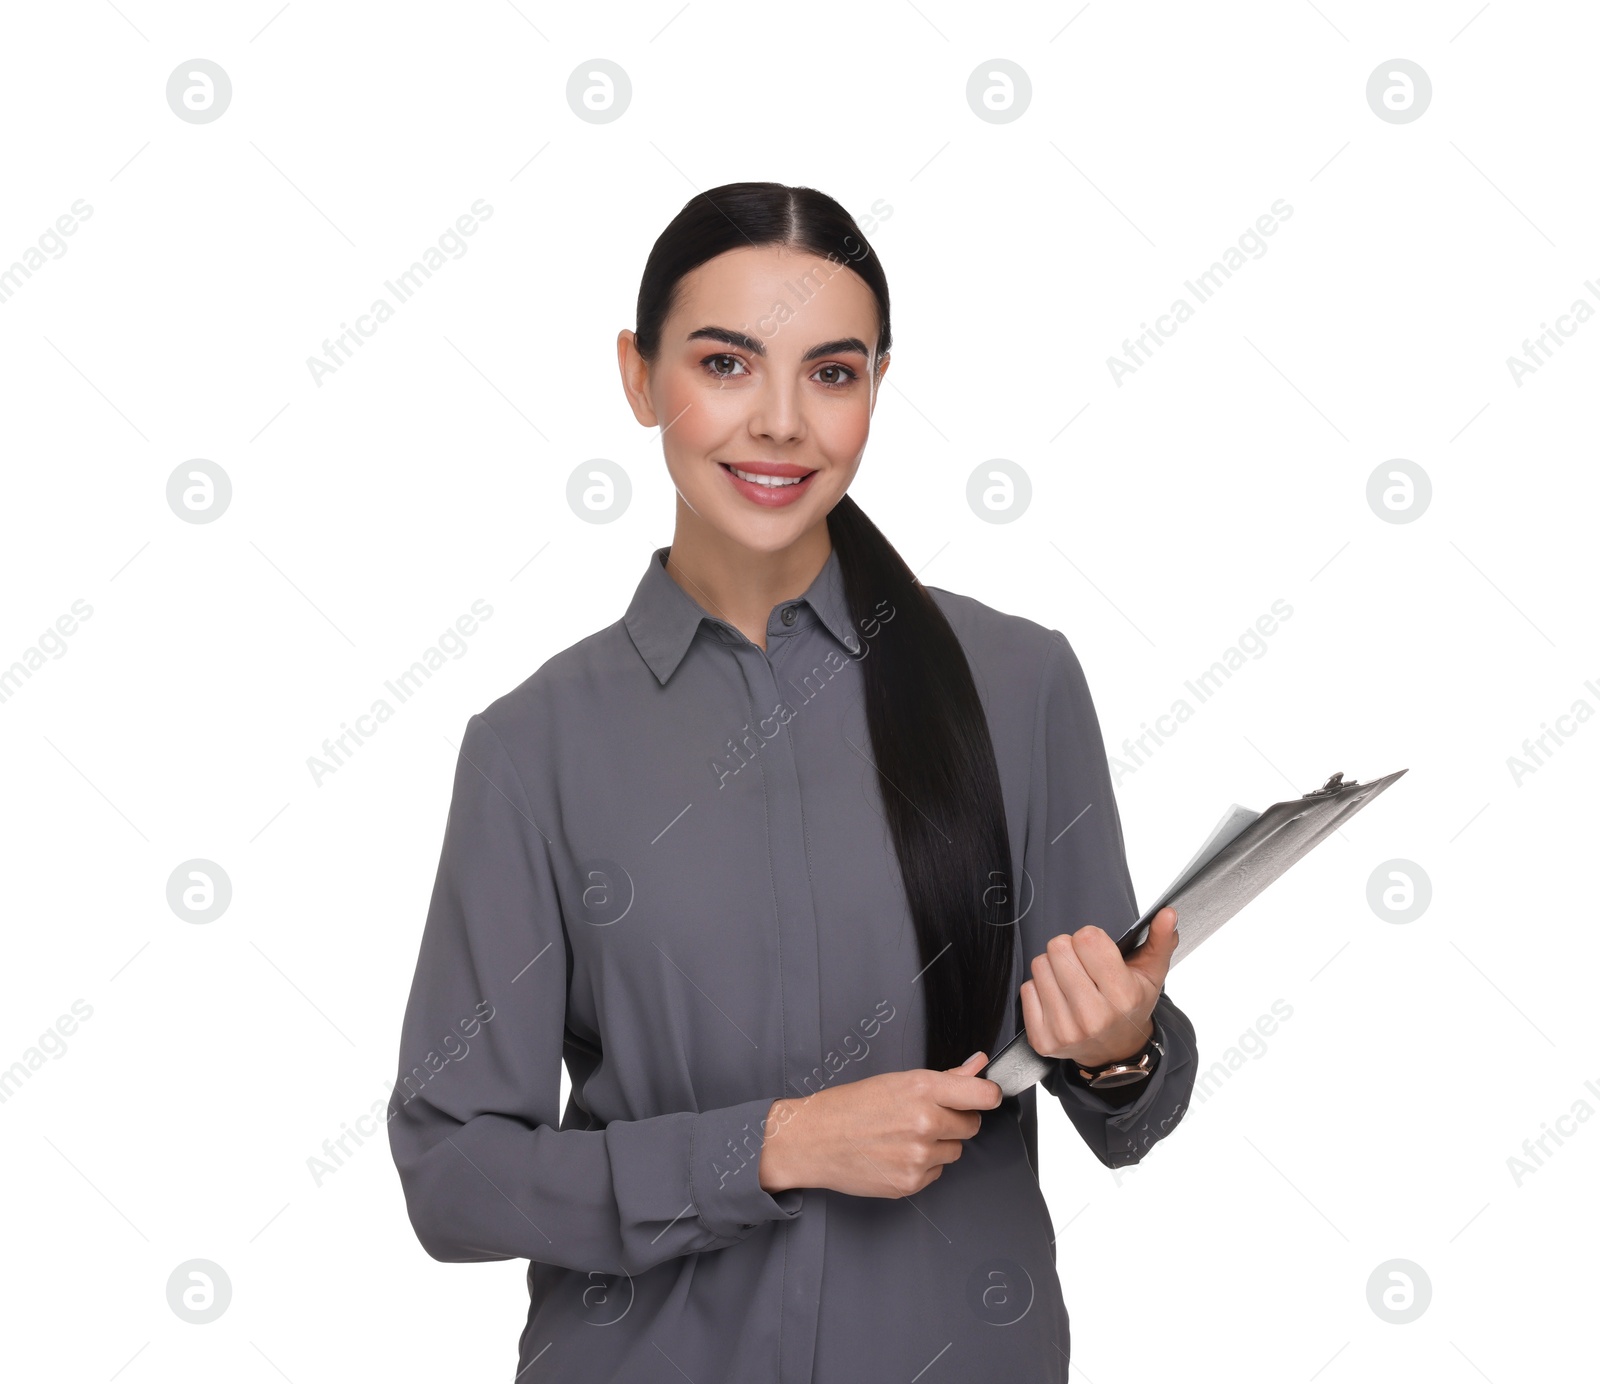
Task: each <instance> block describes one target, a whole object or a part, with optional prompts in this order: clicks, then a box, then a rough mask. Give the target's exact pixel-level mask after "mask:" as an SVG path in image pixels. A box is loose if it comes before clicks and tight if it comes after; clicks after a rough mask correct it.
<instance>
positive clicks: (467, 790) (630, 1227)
mask: <svg viewBox="0 0 1600 1384" xmlns="http://www.w3.org/2000/svg"><path fill="white" fill-rule="evenodd" d="M549 844H550V842H549V839H548V838H547V837H546V835H545V833H544V832H543V831H541V830H540V827H539V824H538V823H537V822H536V821H535V819H534V814H533V813H532V812H531V810H530V806H529V798H528V795H527V793H526V792H525V791H524V786H523V783H522V781H521V779H520V777H519V776H518V774H517V771H516V766H515V765H514V763H513V762H512V759H511V757H510V755H509V754H508V753H507V751H506V747H505V745H504V744H503V742H502V741H501V738H500V736H499V735H498V734H497V733H496V732H495V730H494V728H493V727H492V726H491V725H490V723H489V721H488V720H487V719H486V717H485V716H484V715H483V714H482V713H479V714H476V715H474V716H473V717H471V718H470V720H469V721H468V723H467V727H466V731H465V733H464V735H463V737H462V742H461V750H460V755H459V758H458V760H457V764H456V773H455V784H454V789H453V793H452V798H451V803H450V811H449V817H448V821H447V824H446V828H445V837H444V846H443V850H442V852H441V855H440V859H439V866H438V872H437V875H436V877H435V882H434V888H433V895H432V899H431V902H430V904H429V909H428V916H427V921H426V924H425V926H424V929H423V936H422V943H421V948H420V952H419V955H418V959H417V968H416V974H415V977H414V979H413V982H412V987H411V994H410V998H409V1001H408V1003H407V1006H406V1011H405V1019H404V1023H403V1027H402V1032H401V1044H400V1065H399V1075H398V1079H397V1081H396V1084H395V1088H394V1093H393V1096H392V1098H391V1101H390V1107H389V1144H390V1150H391V1152H392V1154H393V1157H394V1161H395V1165H396V1167H397V1168H398V1170H399V1174H400V1182H401V1186H402V1188H403V1190H404V1193H405V1199H406V1207H407V1210H408V1212H409V1215H410V1218H411V1224H412V1227H413V1228H414V1229H415V1231H416V1234H417V1238H418V1239H419V1240H420V1241H421V1243H422V1246H423V1248H424V1249H426V1250H427V1252H428V1253H429V1254H430V1255H432V1256H433V1257H434V1258H435V1259H440V1260H445V1261H449V1262H469V1261H478V1260H491V1259H511V1258H527V1259H532V1260H537V1261H540V1262H543V1263H548V1264H557V1265H561V1266H564V1267H566V1268H570V1269H580V1270H594V1271H600V1272H626V1273H630V1274H634V1273H639V1272H642V1271H643V1270H645V1269H648V1268H650V1267H652V1266H653V1265H655V1264H658V1263H661V1262H662V1261H664V1260H667V1259H671V1258H673V1257H675V1256H678V1255H685V1254H692V1253H696V1252H698V1251H702V1250H714V1249H720V1248H723V1247H725V1246H727V1245H730V1244H733V1243H736V1242H737V1241H739V1240H741V1239H743V1238H744V1237H746V1236H748V1235H749V1234H751V1232H752V1231H754V1230H755V1229H756V1228H757V1227H758V1226H759V1225H761V1224H762V1223H763V1222H766V1221H775V1220H787V1219H793V1218H794V1217H796V1216H798V1215H799V1214H800V1210H801V1204H802V1200H803V1194H802V1192H801V1191H800V1190H799V1189H789V1190H786V1191H781V1192H778V1193H775V1194H774V1193H769V1192H768V1191H766V1190H765V1189H764V1188H763V1187H762V1186H761V1185H760V1181H759V1175H758V1166H759V1161H760V1153H761V1144H762V1141H763V1139H764V1137H765V1136H766V1134H767V1132H768V1128H767V1125H766V1119H767V1116H768V1113H769V1111H770V1108H771V1106H772V1103H773V1101H774V1100H775V1099H776V1098H777V1096H778V1095H779V1094H781V1093H779V1092H774V1093H773V1094H772V1095H771V1096H764V1097H762V1098H760V1099H755V1100H749V1101H745V1102H742V1103H740V1104H737V1105H730V1106H723V1107H719V1108H716V1109H710V1110H704V1111H682V1112H673V1113H669V1114H663V1115H657V1116H653V1117H650V1118H645V1119H638V1120H613V1121H611V1122H610V1123H609V1124H607V1125H606V1126H605V1127H604V1128H601V1129H596V1130H579V1129H567V1130H563V1129H561V1128H560V1127H559V1126H560V1109H559V1106H560V1089H561V1085H560V1083H561V1064H562V1059H563V1051H564V1033H565V1026H566V1013H567V1004H566V1001H567V975H568V970H567V968H568V961H567V940H566V933H565V923H564V920H563V914H562V910H561V905H560V899H559V891H558V888H557V885H556V882H555V874H554V871H553V869H552V867H551V857H550V853H549Z"/></svg>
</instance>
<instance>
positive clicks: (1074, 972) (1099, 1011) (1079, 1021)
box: [1033, 934, 1113, 1046]
mask: <svg viewBox="0 0 1600 1384" xmlns="http://www.w3.org/2000/svg"><path fill="white" fill-rule="evenodd" d="M1041 963H1042V964H1041ZM1033 976H1034V980H1035V982H1036V983H1037V984H1038V986H1039V999H1040V1000H1041V1001H1042V1002H1043V1004H1044V1007H1045V1012H1046V1013H1047V1014H1050V1015H1051V1016H1052V1019H1053V1021H1054V1024H1055V1027H1056V1029H1057V1030H1058V1032H1059V1033H1060V1036H1061V1037H1062V1038H1064V1039H1065V1040H1066V1045H1067V1046H1070V1045H1071V1044H1073V1043H1078V1042H1082V1041H1083V1039H1084V1038H1085V1037H1087V1036H1088V1035H1089V1034H1090V1033H1094V1032H1097V1031H1098V1030H1099V1029H1101V1028H1104V1027H1105V1025H1106V1024H1107V1023H1109V1022H1110V1021H1111V1016H1112V1012H1113V1011H1112V1008H1111V1006H1110V1004H1109V1003H1107V1001H1106V999H1105V997H1104V996H1103V995H1102V994H1101V993H1100V988H1099V986H1097V985H1096V984H1095V983H1094V979H1093V978H1092V977H1091V976H1090V975H1089V973H1088V972H1087V971H1086V970H1084V969H1083V962H1082V961H1081V960H1080V959H1079V957H1078V951H1077V943H1076V941H1075V939H1074V938H1073V937H1072V936H1071V935H1068V934H1063V936H1062V937H1061V938H1055V937H1052V938H1051V939H1050V944H1049V945H1048V946H1047V947H1046V948H1045V950H1044V955H1043V956H1042V957H1039V958H1037V959H1036V960H1035V962H1034V967H1033ZM1052 984H1053V986H1054V989H1053V990H1052ZM1052 1005H1054V1006H1056V1007H1055V1008H1052Z"/></svg>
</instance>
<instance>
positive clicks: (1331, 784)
mask: <svg viewBox="0 0 1600 1384" xmlns="http://www.w3.org/2000/svg"><path fill="white" fill-rule="evenodd" d="M1343 779H1344V770H1343V769H1341V770H1339V772H1338V773H1336V774H1335V775H1334V776H1333V777H1332V778H1330V779H1329V780H1328V781H1327V782H1326V783H1325V784H1323V785H1322V787H1321V788H1313V789H1312V790H1311V791H1310V792H1309V793H1302V794H1301V795H1300V796H1301V797H1302V798H1320V797H1322V796H1323V795H1324V794H1331V793H1337V792H1338V791H1339V790H1340V789H1341V788H1354V787H1355V786H1356V785H1357V784H1358V783H1359V782H1360V780H1359V779H1351V780H1350V782H1349V783H1344V782H1343V781H1342V780H1343Z"/></svg>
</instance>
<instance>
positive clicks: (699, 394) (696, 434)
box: [656, 374, 744, 456]
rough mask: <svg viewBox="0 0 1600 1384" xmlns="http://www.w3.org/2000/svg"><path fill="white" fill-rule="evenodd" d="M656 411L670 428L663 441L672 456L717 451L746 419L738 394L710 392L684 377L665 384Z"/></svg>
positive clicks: (674, 378)
mask: <svg viewBox="0 0 1600 1384" xmlns="http://www.w3.org/2000/svg"><path fill="white" fill-rule="evenodd" d="M656 411H657V414H658V415H659V416H660V418H661V421H662V424H663V426H667V425H670V426H667V432H666V435H665V438H664V439H663V441H664V444H665V447H666V451H667V454H668V455H669V456H671V455H675V454H676V455H683V456H704V455H705V454H706V453H707V452H711V451H714V450H716V449H717V448H718V447H720V446H721V445H722V444H723V443H724V442H725V441H726V440H727V436H728V433H729V430H730V429H732V428H734V427H736V426H738V424H739V423H740V422H741V420H742V419H743V416H744V406H743V405H742V404H741V403H740V402H739V401H738V399H737V398H736V396H735V395H733V394H725V393H723V392H721V391H719V390H715V389H706V388H704V387H703V386H701V385H700V384H699V382H698V381H696V380H694V379H693V378H692V377H689V376H686V375H683V374H674V375H673V376H672V377H671V378H670V379H667V380H665V381H663V383H662V386H661V389H660V392H659V393H658V394H657V408H656Z"/></svg>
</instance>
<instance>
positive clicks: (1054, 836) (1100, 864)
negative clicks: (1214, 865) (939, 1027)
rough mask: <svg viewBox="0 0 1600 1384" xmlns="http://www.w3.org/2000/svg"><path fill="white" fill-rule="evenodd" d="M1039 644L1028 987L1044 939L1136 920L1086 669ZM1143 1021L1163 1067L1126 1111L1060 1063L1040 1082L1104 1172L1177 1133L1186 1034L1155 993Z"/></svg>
mask: <svg viewBox="0 0 1600 1384" xmlns="http://www.w3.org/2000/svg"><path fill="white" fill-rule="evenodd" d="M1047 643H1048V648H1047V650H1046V654H1045V662H1044V670H1043V676H1042V678H1041V681H1040V686H1039V696H1038V702H1037V707H1036V711H1035V720H1034V740H1033V771H1032V772H1033V779H1032V788H1031V790H1030V794H1029V800H1028V834H1027V845H1026V848H1025V853H1024V862H1023V863H1024V867H1025V869H1026V871H1027V874H1028V877H1029V879H1030V880H1031V881H1032V883H1033V887H1034V897H1033V900H1032V903H1031V905H1030V906H1029V907H1028V908H1027V909H1026V911H1025V912H1024V913H1023V917H1022V923H1021V937H1020V940H1021V942H1022V944H1023V948H1024V953H1025V954H1024V957H1023V970H1024V978H1025V979H1026V977H1027V976H1028V975H1031V974H1032V971H1031V967H1032V962H1033V958H1034V957H1036V956H1039V955H1040V954H1042V953H1043V952H1044V950H1045V948H1046V946H1047V944H1048V943H1049V941H1050V939H1051V938H1052V937H1055V936H1057V935H1058V934H1060V933H1063V932H1068V933H1071V932H1076V931H1077V930H1078V929H1079V928H1081V927H1088V926H1090V925H1094V926H1097V927H1101V928H1104V929H1105V931H1106V932H1108V933H1109V934H1110V935H1111V936H1112V937H1121V936H1122V935H1123V934H1124V933H1125V932H1127V930H1128V928H1129V927H1130V926H1132V924H1133V923H1134V922H1135V921H1137V919H1138V917H1139V907H1138V903H1137V902H1136V900H1135V897H1134V892H1133V881H1132V879H1131V878H1130V876H1129V873H1128V860H1127V852H1126V850H1125V849H1124V846H1123V840H1122V821H1121V818H1120V817H1119V815H1118V813H1117V803H1116V799H1115V797H1114V796H1113V794H1112V786H1111V770H1110V766H1109V765H1108V763H1107V761H1106V752H1105V743H1104V741H1103V739H1102V738H1101V733H1100V720H1099V717H1098V716H1097V715H1096V713H1095V708H1094V702H1093V699H1092V698H1091V697H1090V695H1089V686H1088V683H1087V681H1086V680H1085V678H1084V675H1083V668H1082V667H1081V665H1080V664H1079V662H1078V657H1077V655H1076V654H1075V653H1074V652H1073V650H1072V646H1071V645H1070V644H1069V643H1068V642H1067V638H1066V636H1065V635H1064V634H1062V633H1061V632H1060V631H1059V630H1051V631H1050V638H1049V640H1048V641H1047ZM1024 902H1025V903H1026V902H1027V899H1026V897H1024ZM1178 924H1179V927H1180V928H1181V927H1182V925H1183V920H1182V919H1181V918H1180V919H1179V920H1178ZM1151 1020H1152V1023H1153V1025H1154V1032H1155V1037H1156V1038H1157V1040H1158V1041H1159V1042H1160V1043H1161V1046H1162V1050H1163V1051H1162V1057H1161V1060H1160V1062H1159V1063H1158V1065H1157V1067H1156V1071H1155V1073H1154V1074H1153V1075H1152V1076H1150V1077H1149V1078H1148V1079H1146V1080H1145V1081H1144V1082H1142V1083H1141V1087H1142V1089H1141V1090H1140V1092H1139V1094H1138V1095H1137V1097H1136V1098H1135V1099H1133V1100H1132V1101H1131V1103H1130V1102H1129V1101H1128V1100H1127V1097H1126V1096H1116V1097H1108V1096H1105V1095H1102V1094H1100V1093H1099V1092H1096V1091H1091V1090H1089V1089H1087V1088H1085V1087H1084V1086H1082V1085H1081V1084H1079V1083H1077V1082H1074V1081H1073V1080H1071V1079H1070V1078H1069V1077H1068V1075H1067V1074H1066V1071H1065V1063H1064V1062H1057V1063H1056V1064H1055V1067H1054V1070H1052V1071H1051V1072H1050V1073H1048V1074H1047V1075H1046V1076H1045V1078H1044V1080H1043V1081H1042V1083H1041V1085H1043V1087H1044V1089H1045V1090H1046V1091H1048V1092H1049V1093H1050V1094H1051V1095H1052V1096H1054V1097H1055V1098H1056V1099H1057V1100H1058V1101H1060V1102H1061V1105H1062V1108H1063V1109H1064V1110H1065V1111H1066V1112H1067V1116H1068V1117H1069V1118H1070V1119H1071V1121H1072V1123H1073V1125H1074V1126H1075V1127H1076V1128H1077V1131H1078V1133H1079V1134H1080V1135H1081V1136H1082V1138H1083V1141H1084V1143H1086V1144H1087V1145H1088V1146H1089V1148H1090V1149H1091V1150H1092V1151H1093V1153H1094V1155H1095V1157H1096V1158H1098V1159H1099V1160H1100V1161H1101V1162H1102V1163H1104V1164H1105V1165H1106V1166H1107V1167H1112V1168H1115V1167H1125V1166H1127V1165H1129V1164H1132V1163H1137V1162H1139V1161H1140V1160H1141V1159H1142V1158H1143V1157H1144V1156H1145V1154H1146V1153H1147V1152H1149V1150H1150V1148H1151V1147H1152V1146H1153V1145H1154V1144H1155V1143H1156V1142H1157V1141H1159V1140H1160V1139H1162V1138H1164V1137H1165V1136H1166V1135H1168V1134H1170V1133H1171V1132H1172V1130H1173V1129H1174V1128H1175V1127H1176V1126H1177V1124H1178V1122H1179V1121H1180V1120H1181V1119H1182V1118H1183V1113H1184V1111H1185V1109H1187V1107H1188V1104H1189V1098H1190V1094H1191V1092H1192V1091H1193V1089H1194V1083H1195V1075H1196V1071H1197V1060H1196V1048H1195V1035H1194V1026H1193V1024H1191V1023H1190V1021H1189V1018H1188V1016H1187V1015H1186V1014H1184V1012H1183V1011H1182V1010H1181V1009H1179V1008H1178V1006H1177V1005H1176V1004H1174V1003H1173V1002H1172V999H1171V997H1170V996H1169V995H1168V994H1167V992H1166V989H1165V988H1164V987H1163V989H1162V992H1161V994H1160V996H1159V997H1158V998H1157V1000H1156V1005H1155V1008H1154V1010H1153V1011H1152V1013H1151Z"/></svg>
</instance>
